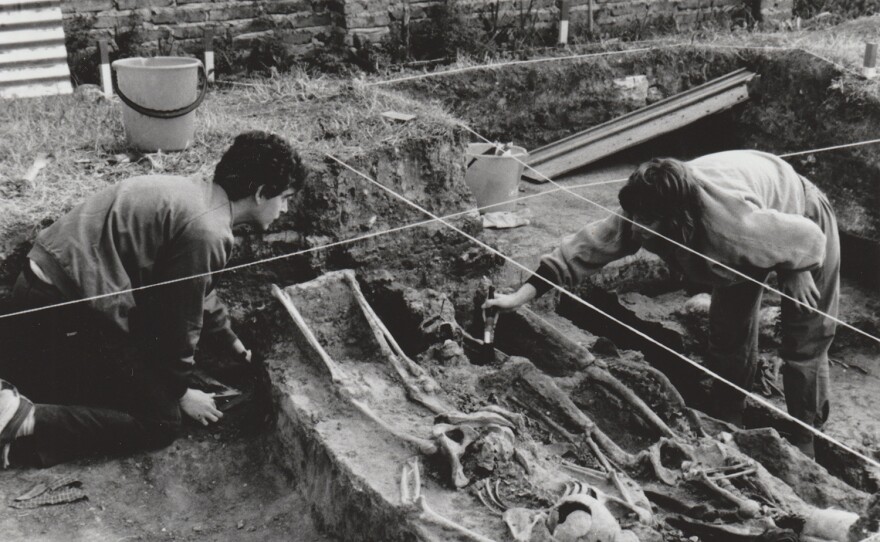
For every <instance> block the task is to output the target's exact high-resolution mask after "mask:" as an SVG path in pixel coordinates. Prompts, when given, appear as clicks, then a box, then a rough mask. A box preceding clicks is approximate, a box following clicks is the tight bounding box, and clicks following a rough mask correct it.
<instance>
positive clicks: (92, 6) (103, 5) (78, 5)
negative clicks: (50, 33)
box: [61, 0, 113, 13]
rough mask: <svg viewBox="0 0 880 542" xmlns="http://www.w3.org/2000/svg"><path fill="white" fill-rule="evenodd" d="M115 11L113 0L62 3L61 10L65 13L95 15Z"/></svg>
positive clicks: (84, 0) (79, 0)
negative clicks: (109, 10)
mask: <svg viewBox="0 0 880 542" xmlns="http://www.w3.org/2000/svg"><path fill="white" fill-rule="evenodd" d="M108 9H113V0H77V1H76V2H61V10H62V11H64V12H65V13H93V12H96V11H106V10H108Z"/></svg>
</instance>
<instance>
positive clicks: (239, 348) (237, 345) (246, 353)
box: [232, 339, 252, 362]
mask: <svg viewBox="0 0 880 542" xmlns="http://www.w3.org/2000/svg"><path fill="white" fill-rule="evenodd" d="M232 352H233V354H235V357H236V358H237V359H242V360H244V361H248V362H249V361H250V360H251V357H252V353H251V351H250V350H248V349H247V348H246V347H245V346H244V343H243V342H241V339H235V342H234V343H232Z"/></svg>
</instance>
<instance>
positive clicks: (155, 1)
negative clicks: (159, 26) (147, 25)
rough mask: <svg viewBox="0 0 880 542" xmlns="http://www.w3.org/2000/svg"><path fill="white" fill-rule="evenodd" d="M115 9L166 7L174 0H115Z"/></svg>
mask: <svg viewBox="0 0 880 542" xmlns="http://www.w3.org/2000/svg"><path fill="white" fill-rule="evenodd" d="M115 3H116V9H118V10H124V9H139V8H155V7H167V6H170V5H173V4H174V0H115Z"/></svg>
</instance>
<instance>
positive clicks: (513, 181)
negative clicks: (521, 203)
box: [464, 143, 529, 213]
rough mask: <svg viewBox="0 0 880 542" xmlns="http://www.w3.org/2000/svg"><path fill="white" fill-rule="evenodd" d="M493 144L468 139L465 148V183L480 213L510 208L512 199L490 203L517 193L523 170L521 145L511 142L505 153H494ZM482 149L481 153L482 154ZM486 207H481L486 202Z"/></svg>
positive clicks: (513, 204) (510, 209)
mask: <svg viewBox="0 0 880 542" xmlns="http://www.w3.org/2000/svg"><path fill="white" fill-rule="evenodd" d="M495 148H496V146H495V145H492V144H490V143H471V144H470V145H468V148H467V153H466V156H467V164H468V166H467V172H466V173H465V177H464V180H465V183H466V184H467V185H468V187H470V189H471V192H473V193H474V198H476V200H477V206H478V207H480V208H481V209H480V213H494V212H498V211H513V210H515V209H516V202H510V203H504V204H501V205H494V204H496V203H500V202H503V201H509V200H513V199H516V198H517V197H518V196H519V179H520V177H521V176H522V172H523V167H524V166H523V162H525V161H526V159H528V156H529V153H528V152H527V151H526V150H525V149H524V148H522V147H517V146H514V145H511V146H509V147H508V149H509V151H510V153H509V154H508V155H507V156H496V155H495ZM484 153H485V154H484ZM489 205H491V207H488V208H486V209H483V207H486V206H489Z"/></svg>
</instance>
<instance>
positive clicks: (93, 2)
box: [62, 0, 342, 53]
mask: <svg viewBox="0 0 880 542" xmlns="http://www.w3.org/2000/svg"><path fill="white" fill-rule="evenodd" d="M335 4H338V1H337V2H334V0H233V1H223V0H214V1H211V0H63V1H62V11H63V12H64V18H65V28H66V30H67V32H68V34H70V33H71V31H76V32H77V33H78V34H79V36H78V37H79V38H80V39H79V40H78V41H80V42H85V43H89V42H96V41H97V40H98V39H107V40H110V41H111V42H114V43H115V42H116V41H117V40H119V39H120V38H124V37H125V36H126V35H129V34H131V32H132V31H133V30H136V32H137V34H136V35H137V39H138V40H139V42H140V43H139V45H141V46H142V47H143V48H144V49H146V50H150V49H162V50H163V51H164V52H167V53H171V52H176V51H185V52H192V53H197V52H200V51H202V50H204V36H205V31H206V30H207V29H211V30H212V31H213V32H214V35H215V39H216V40H219V41H220V42H221V43H231V44H233V45H234V46H238V47H247V46H248V45H250V43H251V42H252V41H253V40H254V39H255V38H257V37H259V36H261V35H265V34H267V33H270V32H278V33H279V34H280V35H281V36H282V37H283V38H284V41H285V42H286V43H287V44H289V45H290V46H292V47H293V48H294V51H295V52H305V51H307V50H308V49H310V48H311V47H313V46H315V45H319V44H323V43H325V42H326V40H327V39H328V38H329V37H330V35H331V34H332V32H334V31H335V30H336V29H339V28H341V27H342V25H340V24H339V22H338V21H339V19H340V16H341V11H340V10H339V6H338V5H335ZM334 5H335V6H334ZM334 7H335V9H334ZM69 38H70V36H68V43H69V42H70V40H69ZM68 46H69V45H68ZM172 49H173V50H175V51H172Z"/></svg>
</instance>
